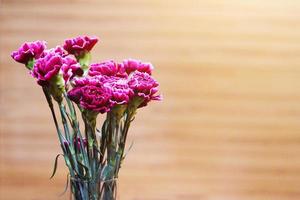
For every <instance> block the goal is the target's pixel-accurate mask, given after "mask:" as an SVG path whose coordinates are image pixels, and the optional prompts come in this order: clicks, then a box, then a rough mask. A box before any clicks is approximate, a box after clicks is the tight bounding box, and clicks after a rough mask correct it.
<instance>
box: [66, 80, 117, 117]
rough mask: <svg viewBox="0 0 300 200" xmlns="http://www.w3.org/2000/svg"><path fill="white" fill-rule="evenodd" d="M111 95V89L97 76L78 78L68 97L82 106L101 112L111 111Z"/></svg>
mask: <svg viewBox="0 0 300 200" xmlns="http://www.w3.org/2000/svg"><path fill="white" fill-rule="evenodd" d="M111 96H112V92H111V89H110V88H109V87H106V86H105V85H103V82H102V80H101V79H99V78H97V77H93V78H81V79H76V80H75V81H74V88H73V89H72V90H70V91H69V92H68V97H69V98H70V99H71V100H72V101H74V102H75V103H77V104H79V105H80V106H81V107H82V108H84V109H86V110H90V111H94V112H99V113H105V112H108V111H110V109H111V107H112V102H111V101H110V99H111Z"/></svg>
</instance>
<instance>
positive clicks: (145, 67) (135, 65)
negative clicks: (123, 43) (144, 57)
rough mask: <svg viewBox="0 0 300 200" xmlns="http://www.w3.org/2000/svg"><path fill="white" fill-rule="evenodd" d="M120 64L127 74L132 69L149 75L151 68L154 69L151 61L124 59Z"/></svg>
mask: <svg viewBox="0 0 300 200" xmlns="http://www.w3.org/2000/svg"><path fill="white" fill-rule="evenodd" d="M121 65H122V66H123V67H124V69H125V71H126V73H127V74H130V73H132V72H134V71H139V72H146V73H148V74H150V75H151V73H152V70H153V69H154V67H153V65H152V64H151V63H148V62H147V63H143V62H141V61H140V60H135V59H126V60H124V61H123V63H122V64H121Z"/></svg>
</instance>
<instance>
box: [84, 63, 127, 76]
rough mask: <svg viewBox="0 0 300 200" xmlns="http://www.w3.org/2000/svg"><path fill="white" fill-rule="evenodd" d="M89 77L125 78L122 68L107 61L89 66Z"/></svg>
mask: <svg viewBox="0 0 300 200" xmlns="http://www.w3.org/2000/svg"><path fill="white" fill-rule="evenodd" d="M89 75H90V76H97V75H106V76H120V77H126V76H127V74H126V73H125V70H124V68H123V67H122V66H121V65H118V64H117V63H116V62H115V61H113V60H107V61H103V62H100V63H94V64H91V66H90V69H89Z"/></svg>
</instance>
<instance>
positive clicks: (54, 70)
mask: <svg viewBox="0 0 300 200" xmlns="http://www.w3.org/2000/svg"><path fill="white" fill-rule="evenodd" d="M62 65H63V58H62V57H61V56H59V55H58V54H54V53H49V54H47V55H45V56H44V57H42V58H39V59H37V60H36V62H35V65H34V66H33V69H32V72H31V74H32V76H33V77H35V78H37V82H38V84H39V85H41V86H46V85H48V84H49V81H50V80H51V79H52V78H53V77H54V76H56V75H57V74H58V72H59V70H60V68H61V66H62Z"/></svg>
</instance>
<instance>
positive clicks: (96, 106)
mask: <svg viewBox="0 0 300 200" xmlns="http://www.w3.org/2000/svg"><path fill="white" fill-rule="evenodd" d="M97 41H98V39H97V38H96V37H87V36H84V37H77V38H73V39H67V40H66V41H65V43H64V44H63V46H62V47H61V46H57V47H56V48H53V49H49V50H47V49H46V42H44V41H35V42H31V43H25V44H23V45H22V46H21V47H20V48H19V49H18V50H17V51H14V52H13V53H12V55H11V56H12V57H13V59H14V60H16V61H17V62H20V63H23V64H25V65H28V62H29V61H34V65H33V66H32V68H31V72H30V73H31V74H32V76H33V77H34V78H36V79H37V83H38V84H39V85H41V86H43V87H48V86H50V85H51V84H54V83H53V81H55V80H57V79H58V78H61V80H63V82H64V85H65V87H64V89H65V90H66V92H67V94H68V97H69V98H70V99H71V100H72V101H74V102H75V103H77V104H78V105H80V106H81V107H82V108H84V109H87V110H91V111H95V112H98V113H105V112H108V111H110V110H111V109H112V108H113V107H114V106H115V105H126V104H129V103H130V102H131V101H135V100H136V99H139V102H141V103H140V104H139V107H142V106H145V105H147V103H148V102H149V101H151V100H160V99H161V96H160V95H158V94H157V92H158V83H157V81H155V80H154V79H153V77H152V76H151V74H152V70H153V65H152V64H151V63H145V62H141V61H139V60H134V59H126V60H124V61H123V62H121V63H117V62H115V61H113V60H107V61H103V62H100V63H94V64H90V66H89V68H88V71H87V72H86V73H84V70H83V69H82V66H81V65H80V64H79V58H80V57H82V55H84V54H86V53H89V52H90V51H91V50H92V48H93V47H94V45H95V44H96V43H97ZM69 85H71V86H72V87H71V88H70V87H69ZM69 88H70V89H69Z"/></svg>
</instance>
